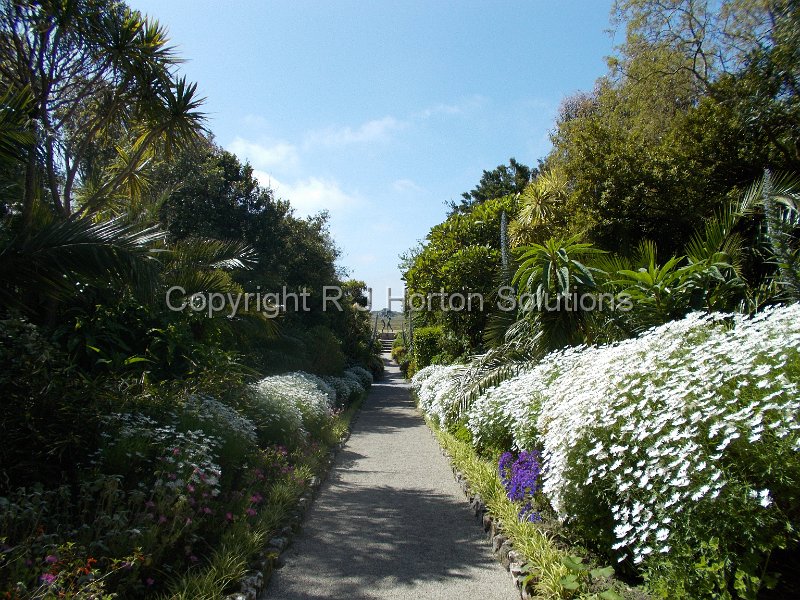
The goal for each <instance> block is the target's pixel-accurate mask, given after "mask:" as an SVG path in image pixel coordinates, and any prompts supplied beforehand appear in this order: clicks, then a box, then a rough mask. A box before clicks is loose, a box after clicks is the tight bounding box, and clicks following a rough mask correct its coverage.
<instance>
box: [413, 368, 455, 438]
mask: <svg viewBox="0 0 800 600" xmlns="http://www.w3.org/2000/svg"><path fill="white" fill-rule="evenodd" d="M463 372H464V367H463V366H461V365H450V366H444V365H430V366H427V367H425V368H424V369H421V370H420V371H418V372H417V373H416V375H414V378H413V379H412V380H411V387H412V389H413V390H414V393H416V395H417V398H419V407H420V409H421V410H422V411H423V412H425V413H426V414H427V415H428V416H430V417H431V418H432V419H433V420H434V421H435V422H436V423H437V424H439V425H442V426H444V425H446V424H448V423H450V422H451V421H452V419H453V416H454V415H455V414H456V413H457V411H458V405H459V401H460V399H459V395H458V391H459V377H460V376H461V375H462V374H463Z"/></svg>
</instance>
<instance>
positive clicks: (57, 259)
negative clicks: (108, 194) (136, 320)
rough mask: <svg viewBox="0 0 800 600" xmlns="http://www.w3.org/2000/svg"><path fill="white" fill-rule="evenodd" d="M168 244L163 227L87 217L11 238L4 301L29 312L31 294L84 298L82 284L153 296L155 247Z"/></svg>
mask: <svg viewBox="0 0 800 600" xmlns="http://www.w3.org/2000/svg"><path fill="white" fill-rule="evenodd" d="M5 226H6V225H5V224H4V225H3V227H5ZM3 237H5V236H3ZM163 238H164V233H163V232H162V231H161V230H160V229H159V228H158V227H148V228H145V229H142V228H140V227H138V226H135V225H130V224H125V223H123V222H121V221H120V220H119V219H114V220H111V221H104V222H94V221H92V220H90V219H88V218H85V217H72V218H69V219H66V220H64V221H50V222H48V223H45V224H43V225H41V226H40V227H39V228H38V229H37V230H35V231H34V232H32V233H29V234H27V235H22V234H18V235H16V236H8V237H5V241H4V243H3V245H2V247H0V281H2V284H0V298H1V299H2V301H4V302H5V303H6V304H7V305H8V306H19V307H24V306H25V305H26V300H27V298H26V296H28V295H31V294H34V295H36V296H40V297H53V298H64V297H68V296H71V295H74V294H76V293H79V288H78V285H79V284H81V283H84V284H85V283H93V282H109V281H116V282H119V283H124V284H125V285H128V284H130V285H132V286H133V288H134V289H135V290H137V292H138V293H141V294H149V293H152V292H153V291H154V290H155V289H156V285H157V282H158V271H159V264H158V262H157V260H156V254H155V253H154V252H153V246H154V245H155V244H156V243H157V242H160V241H162V240H163Z"/></svg>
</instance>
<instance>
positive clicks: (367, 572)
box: [260, 361, 519, 600]
mask: <svg viewBox="0 0 800 600" xmlns="http://www.w3.org/2000/svg"><path fill="white" fill-rule="evenodd" d="M385 362H386V365H387V376H386V377H385V378H384V379H383V380H381V381H379V382H377V383H376V384H375V385H374V386H373V387H372V390H371V391H370V394H369V397H368V398H367V400H366V402H365V403H364V406H363V408H362V410H361V412H360V415H359V417H358V420H357V421H356V423H355V424H354V428H353V433H352V436H351V437H350V440H349V441H348V443H347V445H346V446H345V447H344V449H342V450H341V451H340V452H339V454H338V456H337V458H336V464H335V466H334V468H333V470H332V471H331V473H330V474H329V476H328V479H327V481H326V482H325V483H324V484H323V486H322V489H321V491H320V494H319V496H318V497H317V499H316V500H315V501H314V504H313V506H312V507H311V509H310V510H309V512H308V513H307V517H306V521H305V523H304V524H303V531H302V533H301V534H300V535H299V536H298V537H297V539H296V540H295V542H294V544H293V545H292V547H291V548H290V549H289V550H288V551H287V553H286V554H285V555H284V557H285V559H286V565H285V566H284V567H283V568H282V569H280V570H278V571H276V572H274V573H273V575H272V579H271V581H270V583H269V585H268V587H267V589H266V591H265V592H264V593H263V594H262V596H261V598H260V600H266V599H275V600H299V599H306V598H314V599H327V598H329V599H332V600H333V599H335V600H378V599H380V600H392V599H409V600H410V599H414V600H512V599H514V598H518V597H519V595H518V593H517V591H516V588H515V587H514V584H513V583H512V581H511V576H510V575H509V574H508V573H506V572H505V571H504V570H503V568H502V567H501V566H500V564H499V563H498V562H497V561H496V560H495V559H494V557H493V556H492V553H491V550H490V548H489V544H488V542H487V541H486V539H485V538H484V534H483V530H482V528H481V527H479V526H478V525H477V524H476V523H475V520H474V519H473V518H472V517H471V515H470V512H469V507H468V505H467V503H466V501H465V500H464V496H463V494H462V493H461V490H460V488H459V487H458V485H457V484H456V482H455V480H454V478H453V474H452V471H451V470H450V466H449V465H448V463H447V460H446V459H445V458H444V457H443V456H442V454H441V452H440V450H439V445H438V444H437V442H436V440H435V439H434V438H433V436H432V435H431V433H430V431H429V430H428V428H427V426H426V425H425V423H424V422H423V420H422V418H421V417H420V416H419V414H418V413H417V411H416V409H415V407H414V404H413V402H412V401H411V397H410V394H409V391H408V385H407V384H406V383H405V382H404V381H403V378H402V376H401V375H400V373H399V370H398V368H397V367H396V366H394V365H393V364H390V363H389V362H388V361H385Z"/></svg>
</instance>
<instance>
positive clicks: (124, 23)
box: [0, 0, 203, 227]
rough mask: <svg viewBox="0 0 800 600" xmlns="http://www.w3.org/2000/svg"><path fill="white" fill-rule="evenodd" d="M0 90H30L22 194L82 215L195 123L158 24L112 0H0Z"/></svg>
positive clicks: (28, 212) (62, 213)
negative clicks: (29, 135)
mask: <svg viewBox="0 0 800 600" xmlns="http://www.w3.org/2000/svg"><path fill="white" fill-rule="evenodd" d="M0 57H2V59H0V93H3V94H5V93H9V92H10V93H20V92H22V91H23V90H29V92H30V96H31V103H30V107H29V112H30V115H31V129H30V130H31V133H32V134H33V136H34V144H33V150H34V151H33V152H30V153H28V155H27V163H26V165H25V173H24V178H25V184H24V193H23V195H22V201H21V205H22V206H21V212H22V216H23V224H24V226H25V227H27V226H30V224H31V222H32V218H33V211H34V204H35V202H36V201H37V196H38V195H39V191H40V188H39V186H40V185H41V190H42V191H44V198H43V201H44V204H45V206H47V207H48V208H49V210H51V211H52V212H54V213H55V214H57V215H59V217H60V218H66V217H68V216H69V215H71V214H73V213H74V212H80V213H82V214H91V213H94V212H97V211H98V210H100V209H101V208H102V207H103V206H104V204H105V203H107V202H108V201H109V200H111V199H113V198H114V197H115V195H117V194H118V193H120V192H121V191H123V189H124V188H125V186H126V185H128V183H129V182H130V181H131V180H132V179H135V178H136V177H138V176H140V174H141V172H142V170H143V169H144V168H146V166H147V164H148V162H149V161H150V159H151V157H152V151H153V150H154V149H155V148H156V147H157V146H158V147H160V149H161V150H162V151H163V152H165V153H167V154H169V153H170V152H171V151H172V150H173V149H174V148H175V147H176V146H178V145H181V144H184V143H186V142H188V141H190V140H192V139H194V137H195V136H196V134H197V132H198V131H200V130H201V129H202V121H203V115H202V113H200V112H199V111H198V108H199V106H200V103H201V102H202V101H201V100H199V99H198V98H197V97H196V86H195V85H194V84H189V83H187V82H186V81H185V79H183V78H180V79H178V78H176V77H175V76H174V75H173V73H172V68H173V67H174V65H175V64H176V63H177V59H176V57H175V56H174V53H173V51H172V49H171V48H170V47H169V46H167V38H166V35H165V31H164V29H163V28H162V27H161V26H160V25H159V24H158V23H157V22H156V21H154V20H152V19H147V18H145V17H144V16H142V14H141V13H139V12H138V11H133V10H131V9H129V8H128V7H127V6H125V5H124V4H123V3H120V2H115V1H113V0H45V1H43V2H28V1H26V0H2V9H1V10H0Z"/></svg>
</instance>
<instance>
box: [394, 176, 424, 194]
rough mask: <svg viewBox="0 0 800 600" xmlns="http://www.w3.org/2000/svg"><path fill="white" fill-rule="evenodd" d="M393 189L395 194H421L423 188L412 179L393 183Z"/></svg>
mask: <svg viewBox="0 0 800 600" xmlns="http://www.w3.org/2000/svg"><path fill="white" fill-rule="evenodd" d="M392 189H393V190H394V191H395V192H401V193H402V192H421V191H422V188H421V187H419V186H418V185H417V184H416V183H414V182H413V181H412V180H411V179H398V180H397V181H395V182H394V183H392Z"/></svg>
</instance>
